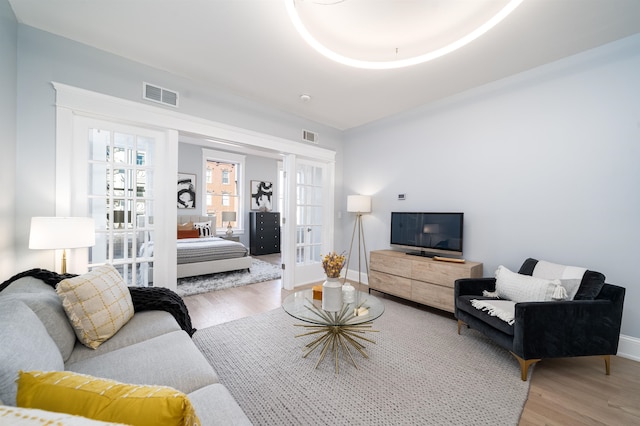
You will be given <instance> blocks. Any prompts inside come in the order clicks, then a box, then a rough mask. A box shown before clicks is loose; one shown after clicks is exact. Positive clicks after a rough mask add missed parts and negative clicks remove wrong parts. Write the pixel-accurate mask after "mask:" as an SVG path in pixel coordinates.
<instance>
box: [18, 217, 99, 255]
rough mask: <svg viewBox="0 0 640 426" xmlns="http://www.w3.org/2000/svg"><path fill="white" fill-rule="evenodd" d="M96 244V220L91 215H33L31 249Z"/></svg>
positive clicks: (65, 247)
mask: <svg viewBox="0 0 640 426" xmlns="http://www.w3.org/2000/svg"><path fill="white" fill-rule="evenodd" d="M95 244H96V232H95V225H94V220H93V219H92V218H89V217H33V218H31V230H30V232H29V248H30V249H51V250H53V249H71V248H80V247H92V246H94V245H95Z"/></svg>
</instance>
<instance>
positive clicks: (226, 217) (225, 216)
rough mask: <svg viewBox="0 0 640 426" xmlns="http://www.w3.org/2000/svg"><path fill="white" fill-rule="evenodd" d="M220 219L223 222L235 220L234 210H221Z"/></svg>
mask: <svg viewBox="0 0 640 426" xmlns="http://www.w3.org/2000/svg"><path fill="white" fill-rule="evenodd" d="M222 221H223V222H235V221H236V212H222Z"/></svg>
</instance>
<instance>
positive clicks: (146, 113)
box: [52, 82, 336, 285]
mask: <svg viewBox="0 0 640 426" xmlns="http://www.w3.org/2000/svg"><path fill="white" fill-rule="evenodd" d="M52 85H53V87H54V89H55V91H56V215H58V216H66V215H69V214H70V213H71V205H72V194H71V188H72V182H70V179H69V177H67V176H65V174H67V173H66V172H65V170H69V167H71V164H72V162H73V161H77V159H75V158H74V155H73V152H74V143H77V142H75V141H74V138H73V129H74V123H73V121H74V116H86V117H90V118H98V119H102V120H106V121H115V122H122V123H125V124H130V125H133V126H140V127H145V128H152V129H153V128H155V129H157V130H160V131H164V132H166V140H167V142H168V144H169V146H170V147H172V148H171V149H173V150H174V151H173V152H174V153H175V155H173V156H171V155H170V157H172V158H174V159H175V162H176V166H175V167H176V170H177V157H178V140H179V134H180V133H185V134H189V135H199V136H202V137H203V140H205V138H211V139H213V140H218V141H232V142H233V143H234V144H238V145H242V146H245V147H247V148H248V149H251V148H255V149H258V150H261V151H262V152H265V151H264V150H265V149H267V150H270V151H271V152H272V153H279V154H280V155H283V156H285V157H286V156H287V155H294V156H298V157H300V158H308V159H311V160H313V161H317V162H323V163H328V164H329V165H330V167H329V168H328V169H329V170H330V171H331V172H330V173H331V176H330V177H329V178H330V181H331V182H333V183H332V185H331V188H332V190H335V176H334V174H335V157H336V152H335V151H333V150H330V149H326V148H321V147H318V146H312V145H305V144H302V143H300V142H296V141H293V140H289V139H284V138H280V137H276V136H272V135H268V134H264V133H260V132H254V131H250V130H247V129H242V128H239V127H235V126H230V125H226V124H223V123H218V122H215V121H211V120H207V119H204V118H200V117H195V116H191V115H188V114H184V113H180V112H177V111H172V110H168V109H165V108H161V107H157V106H154V105H147V104H143V103H140V102H135V101H130V100H126V99H121V98H117V97H114V96H110V95H105V94H101V93H97V92H93V91H90V90H86V89H81V88H78V87H74V86H69V85H67V84H63V83H59V82H52ZM173 147H175V148H173ZM294 190H295V188H294ZM294 195H295V194H294ZM289 198H290V197H289ZM293 200H294V202H295V198H294V199H293ZM330 202H331V204H333V193H332V194H331V197H330ZM290 203H291V200H289V204H290ZM286 204H287V201H285V205H286ZM164 209H166V210H164V211H165V214H166V218H167V222H168V223H171V218H172V217H173V218H174V219H173V221H174V222H175V220H176V219H175V217H177V211H176V209H175V203H174V202H172V201H171V198H170V197H167V201H166V202H165V207H164ZM285 209H286V210H287V213H288V216H289V217H294V216H291V209H290V208H285ZM294 214H295V210H294ZM286 217H287V216H285V218H286ZM327 219H331V226H330V227H328V229H327V232H330V234H331V239H332V238H333V234H334V229H333V220H332V219H333V215H332V214H330V215H329V216H328V218H327ZM285 223H287V224H288V223H294V224H295V221H294V220H286V222H285ZM329 228H330V229H329ZM167 232H170V233H171V235H172V236H171V237H169V235H168V234H167V242H168V243H175V241H176V235H175V232H173V229H171V230H168V231H167ZM284 235H285V238H284V239H283V244H285V245H286V247H285V251H286V252H290V251H291V249H292V248H293V249H295V239H292V238H293V234H291V235H289V234H284ZM168 272H169V275H168V276H167V282H168V283H175V282H176V280H177V278H176V273H175V270H173V271H171V270H170V271H168ZM288 272H290V271H287V270H284V271H283V283H285V282H288V281H293V282H292V284H293V285H295V277H293V280H291V279H288V276H287V275H288ZM174 285H175V284H174Z"/></svg>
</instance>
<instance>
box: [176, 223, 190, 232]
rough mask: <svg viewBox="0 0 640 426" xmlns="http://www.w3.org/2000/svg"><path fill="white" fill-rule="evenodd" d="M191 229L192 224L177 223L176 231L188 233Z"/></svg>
mask: <svg viewBox="0 0 640 426" xmlns="http://www.w3.org/2000/svg"><path fill="white" fill-rule="evenodd" d="M191 229H193V222H186V223H179V224H178V231H189V230H191Z"/></svg>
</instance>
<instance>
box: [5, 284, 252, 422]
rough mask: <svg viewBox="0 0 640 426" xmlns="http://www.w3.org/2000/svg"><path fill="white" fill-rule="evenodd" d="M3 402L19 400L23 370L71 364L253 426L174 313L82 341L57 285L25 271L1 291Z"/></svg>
mask: <svg viewBox="0 0 640 426" xmlns="http://www.w3.org/2000/svg"><path fill="white" fill-rule="evenodd" d="M0 324H1V326H0V404H4V405H9V406H12V405H15V403H16V391H17V385H16V383H15V380H16V379H17V378H18V371H19V370H24V371H30V370H43V371H61V370H68V371H73V372H77V373H83V374H88V375H91V376H97V377H102V378H107V379H112V380H117V381H120V382H124V383H132V384H146V385H162V386H170V387H173V388H175V389H177V390H179V391H181V392H184V393H185V394H187V395H188V397H189V399H190V400H191V403H192V405H193V406H194V408H195V410H196V413H197V415H198V417H199V418H200V420H201V422H202V425H250V424H251V422H250V421H249V419H248V418H247V417H246V415H245V414H244V412H243V411H242V409H241V408H240V407H239V406H238V404H237V403H236V401H235V400H234V398H233V397H232V396H231V394H230V393H229V391H228V390H227V389H226V388H225V387H224V386H223V385H222V384H220V383H219V382H218V377H217V375H216V372H215V371H214V370H213V368H212V367H211V365H210V364H209V363H208V362H207V360H206V359H205V357H204V356H203V355H202V353H201V352H200V351H199V350H198V348H197V347H196V346H195V344H194V343H193V342H192V340H191V338H190V337H189V334H187V333H186V332H185V331H184V330H183V329H182V328H181V327H180V325H178V322H177V321H176V319H174V317H173V316H172V315H171V314H170V313H168V312H165V311H159V310H149V311H143V312H136V313H135V315H134V316H133V318H132V319H131V320H129V322H127V323H126V324H125V326H124V327H122V328H121V329H120V330H119V331H118V332H117V333H116V334H115V335H114V336H113V337H112V338H110V339H109V340H107V341H106V342H104V343H103V344H102V345H100V346H99V347H98V348H97V349H90V348H88V347H86V346H84V345H83V344H82V343H80V342H79V341H78V340H77V338H76V335H75V333H74V330H73V328H72V326H71V324H70V323H69V321H68V318H67V316H66V314H65V311H64V309H63V307H62V302H61V300H60V298H59V297H58V295H57V294H56V292H55V290H54V289H53V287H51V286H49V285H47V284H45V283H44V282H43V281H41V280H39V279H37V278H33V277H24V278H20V279H18V280H16V281H15V282H13V283H11V285H9V286H7V287H6V288H5V289H4V290H2V291H1V292H0Z"/></svg>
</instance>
